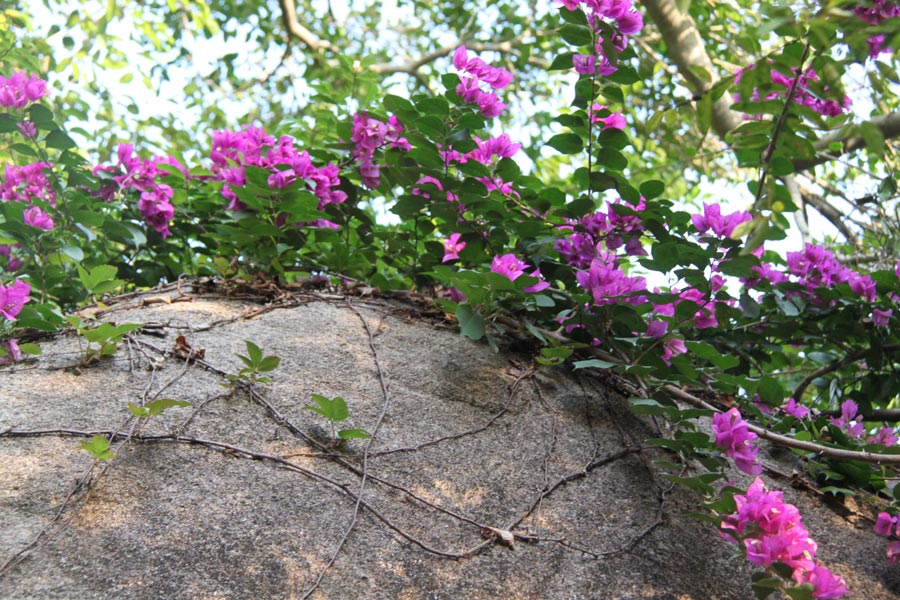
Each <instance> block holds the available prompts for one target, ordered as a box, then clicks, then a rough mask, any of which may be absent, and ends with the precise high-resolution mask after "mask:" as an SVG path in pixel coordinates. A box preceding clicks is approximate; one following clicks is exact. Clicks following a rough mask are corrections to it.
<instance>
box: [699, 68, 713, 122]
mask: <svg viewBox="0 0 900 600" xmlns="http://www.w3.org/2000/svg"><path fill="white" fill-rule="evenodd" d="M704 72H705V71H704ZM712 107H713V100H712V96H711V95H710V94H703V95H702V96H701V97H700V99H699V100H697V129H699V130H700V133H702V134H703V135H706V132H707V131H709V126H710V125H711V124H712Z"/></svg>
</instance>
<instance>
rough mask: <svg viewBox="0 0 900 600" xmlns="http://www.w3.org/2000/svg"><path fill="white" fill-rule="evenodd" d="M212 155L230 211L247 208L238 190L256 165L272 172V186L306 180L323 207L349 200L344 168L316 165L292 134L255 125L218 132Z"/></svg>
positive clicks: (316, 223) (324, 224)
mask: <svg viewBox="0 0 900 600" xmlns="http://www.w3.org/2000/svg"><path fill="white" fill-rule="evenodd" d="M212 142H213V144H212V145H213V147H212V151H211V152H210V158H211V159H212V162H213V168H212V171H213V174H214V178H215V179H216V180H218V181H224V182H225V184H224V185H223V187H222V195H223V196H224V197H225V198H226V199H227V200H228V202H229V204H228V209H229V210H245V209H246V208H247V206H246V204H244V203H243V202H242V201H241V200H240V199H239V198H238V195H237V194H236V193H235V191H234V190H235V188H241V187H243V186H245V185H247V176H246V167H247V166H253V167H259V168H262V169H266V170H268V171H269V172H270V175H269V176H268V185H269V187H270V188H271V189H273V190H277V189H283V188H287V187H289V186H291V185H293V184H294V183H295V182H297V181H304V182H305V185H306V188H307V189H309V190H310V191H312V192H313V193H314V194H315V195H316V197H317V198H318V199H319V203H318V208H319V209H320V210H321V209H322V208H323V207H325V206H327V205H329V204H340V203H342V202H344V200H346V199H347V194H346V192H344V191H342V190H340V189H339V188H338V186H339V185H340V179H339V173H340V169H339V168H338V166H337V165H335V164H334V163H328V164H327V165H325V166H324V167H316V166H315V165H314V164H313V163H312V159H311V158H310V156H309V152H307V151H306V150H302V151H300V150H298V149H297V147H296V144H295V141H294V139H293V138H292V137H290V136H286V135H285V136H281V137H280V138H279V139H278V140H277V141H276V140H275V138H274V137H272V136H270V135H268V134H266V132H265V131H264V130H263V129H261V128H259V127H254V126H252V125H248V126H246V127H244V128H243V129H242V130H240V131H214V132H213V136H212ZM307 224H308V225H312V226H315V227H329V228H335V227H337V225H335V224H334V223H332V222H330V221H328V220H326V219H317V220H316V221H314V222H312V223H307Z"/></svg>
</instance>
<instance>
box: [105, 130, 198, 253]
mask: <svg viewBox="0 0 900 600" xmlns="http://www.w3.org/2000/svg"><path fill="white" fill-rule="evenodd" d="M116 156H117V162H116V164H115V165H98V166H97V167H95V168H94V172H95V173H105V174H107V175H109V176H112V181H113V184H110V185H107V186H105V187H104V188H103V189H102V190H101V192H100V195H101V197H103V198H104V199H106V200H112V198H113V197H115V195H116V194H118V193H119V192H120V191H125V190H135V191H137V192H139V193H140V199H139V200H138V209H139V210H140V212H141V216H143V218H144V220H145V221H146V222H147V224H148V225H149V226H150V227H152V228H153V229H154V230H155V231H157V232H158V233H159V234H160V235H161V236H162V237H163V238H166V237H168V236H169V235H171V232H170V231H169V223H170V222H171V221H172V219H173V218H174V217H175V207H174V206H173V205H172V197H173V195H174V191H173V190H172V187H171V186H170V185H167V184H165V183H160V182H158V181H157V178H159V177H163V176H165V175H168V174H169V169H174V168H177V169H179V170H181V171H182V172H183V173H185V174H186V173H187V171H186V170H185V169H184V167H183V166H181V165H180V164H178V163H177V161H175V160H174V159H173V158H171V157H156V158H153V159H146V158H141V157H139V156H137V155H136V154H135V153H134V146H133V145H131V144H119V148H118V151H117V153H116Z"/></svg>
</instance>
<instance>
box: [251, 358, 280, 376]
mask: <svg viewBox="0 0 900 600" xmlns="http://www.w3.org/2000/svg"><path fill="white" fill-rule="evenodd" d="M279 363H281V358H280V357H278V356H267V357H265V358H264V359H262V360H261V361H260V362H259V365H257V367H256V370H257V371H259V372H260V373H265V372H266V371H274V370H275V369H276V368H278V365H279Z"/></svg>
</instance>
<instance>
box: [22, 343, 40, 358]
mask: <svg viewBox="0 0 900 600" xmlns="http://www.w3.org/2000/svg"><path fill="white" fill-rule="evenodd" d="M19 350H21V351H22V354H28V355H30V356H39V355H40V354H41V347H40V346H38V345H37V344H30V343H26V344H19Z"/></svg>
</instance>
